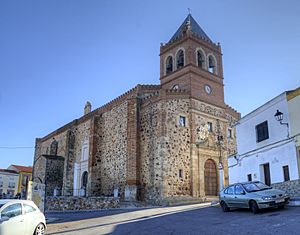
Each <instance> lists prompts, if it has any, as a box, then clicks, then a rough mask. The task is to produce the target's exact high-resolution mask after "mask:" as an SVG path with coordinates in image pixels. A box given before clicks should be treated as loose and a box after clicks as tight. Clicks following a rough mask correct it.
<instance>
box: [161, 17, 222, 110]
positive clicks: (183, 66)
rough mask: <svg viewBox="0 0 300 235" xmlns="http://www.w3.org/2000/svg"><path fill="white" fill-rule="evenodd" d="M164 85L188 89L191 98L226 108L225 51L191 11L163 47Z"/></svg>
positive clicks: (165, 87) (162, 80)
mask: <svg viewBox="0 0 300 235" xmlns="http://www.w3.org/2000/svg"><path fill="white" fill-rule="evenodd" d="M160 83H161V85H162V88H163V89H168V90H169V89H174V90H175V89H178V90H186V91H187V92H189V93H190V96H191V98H195V99H198V100H202V101H204V102H206V103H209V104H212V105H216V106H218V107H221V108H224V107H225V103H224V85H223V67H222V52H221V46H220V44H215V43H213V42H212V40H211V39H210V38H209V37H208V36H207V34H206V33H205V32H204V31H203V30H202V29H201V27H200V26H199V25H198V23H197V22H196V21H195V20H194V18H193V17H192V15H191V14H188V16H187V17H186V19H185V20H184V21H183V23H182V25H181V26H180V27H179V29H178V30H177V31H176V33H175V34H174V35H173V37H172V38H171V39H170V41H169V42H168V43H166V44H161V47H160Z"/></svg>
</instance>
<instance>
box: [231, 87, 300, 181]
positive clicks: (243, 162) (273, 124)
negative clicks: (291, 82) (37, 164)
mask: <svg viewBox="0 0 300 235" xmlns="http://www.w3.org/2000/svg"><path fill="white" fill-rule="evenodd" d="M297 107H299V105H298V106H297ZM277 109H278V110H279V111H280V112H282V113H283V121H282V122H284V123H289V124H290V120H289V116H290V115H289V108H288V102H287V98H286V93H282V94H281V95H279V96H277V97H275V98H274V99H272V100H271V101H269V102H267V103H266V104H264V105H262V106H261V107H259V108H258V109H256V110H254V111H253V112H251V113H249V114H248V115H246V116H245V117H243V118H241V120H239V121H238V124H237V125H236V131H237V150H238V153H237V155H236V158H234V157H233V156H231V157H229V158H228V167H229V168H228V169H229V182H230V183H235V182H244V181H248V178H247V175H248V174H251V175H252V180H259V181H262V182H264V171H263V167H262V165H263V164H266V163H269V167H270V176H271V183H279V182H283V181H284V174H283V168H282V167H283V166H286V165H288V166H289V176H290V180H296V179H299V173H298V162H297V152H296V145H295V141H294V139H291V138H288V132H290V129H289V130H288V128H287V126H286V125H281V124H280V123H279V122H278V121H277V120H276V119H275V117H274V115H275V113H276V111H277ZM298 109H299V108H298ZM264 121H268V131H269V138H268V139H266V140H263V141H261V142H257V139H256V128H255V127H256V126H257V125H258V124H260V123H263V122H264Z"/></svg>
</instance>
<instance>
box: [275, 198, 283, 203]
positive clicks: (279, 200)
mask: <svg viewBox="0 0 300 235" xmlns="http://www.w3.org/2000/svg"><path fill="white" fill-rule="evenodd" d="M281 202H284V199H283V198H282V199H278V200H275V203H281Z"/></svg>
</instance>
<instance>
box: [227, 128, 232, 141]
mask: <svg viewBox="0 0 300 235" xmlns="http://www.w3.org/2000/svg"><path fill="white" fill-rule="evenodd" d="M227 138H228V139H232V130H231V129H228V130H227Z"/></svg>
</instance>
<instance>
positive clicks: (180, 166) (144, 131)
mask: <svg viewBox="0 0 300 235" xmlns="http://www.w3.org/2000/svg"><path fill="white" fill-rule="evenodd" d="M138 60H139V59H137V60H136V62H137V61H138ZM114 66H117V67H116V68H121V67H120V66H121V65H120V64H115V65H114ZM135 66H136V65H135V62H134V61H133V65H132V69H134V67H135ZM223 81H224V77H223V63H222V51H221V46H220V45H219V44H215V43H213V42H212V41H211V39H210V38H209V37H208V36H207V35H206V34H205V32H204V31H203V30H202V29H201V27H200V26H199V25H198V23H197V22H196V21H195V20H194V19H193V17H192V16H191V15H190V14H189V15H188V16H187V17H186V19H185V20H184V22H183V23H182V25H181V26H180V27H179V28H178V30H177V31H176V33H175V34H174V35H173V37H172V38H171V39H170V40H169V42H168V43H166V44H161V47H160V84H159V85H137V86H136V87H134V88H133V89H131V90H130V91H128V92H126V93H125V94H123V95H121V96H119V97H118V98H116V99H114V100H113V101H111V102H109V103H107V104H105V105H104V106H102V107H99V108H97V109H95V110H93V111H92V110H91V104H90V103H89V102H88V103H87V104H86V106H85V109H84V116H82V117H80V118H79V119H76V120H74V121H71V122H69V123H67V124H66V125H64V126H63V127H61V128H58V129H57V130H55V131H54V132H52V133H49V134H48V135H46V136H44V137H43V138H38V139H36V149H35V156H34V176H33V180H34V181H35V182H40V183H44V184H45V185H46V195H47V196H51V195H53V194H54V193H53V192H57V191H56V189H57V188H59V189H61V190H62V191H61V193H62V195H64V196H102V195H103V196H112V195H118V194H119V195H120V197H121V200H143V201H152V202H155V203H160V202H162V201H164V200H172V199H174V198H180V197H182V198H187V197H193V198H196V199H203V200H204V199H206V198H208V197H214V196H215V197H216V196H217V195H218V191H219V188H220V187H221V186H222V185H224V184H227V183H228V173H227V160H226V159H227V155H228V154H233V153H235V152H236V141H235V129H234V127H232V125H233V123H235V122H236V121H237V120H238V119H239V118H240V114H239V113H238V112H237V111H235V110H234V109H232V108H231V107H230V106H228V105H226V104H225V101H224V83H223ZM100 90H101V89H100ZM222 165H223V168H221V166H222ZM219 167H220V169H223V170H224V171H223V172H224V176H222V173H221V172H222V171H221V170H220V171H219Z"/></svg>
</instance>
